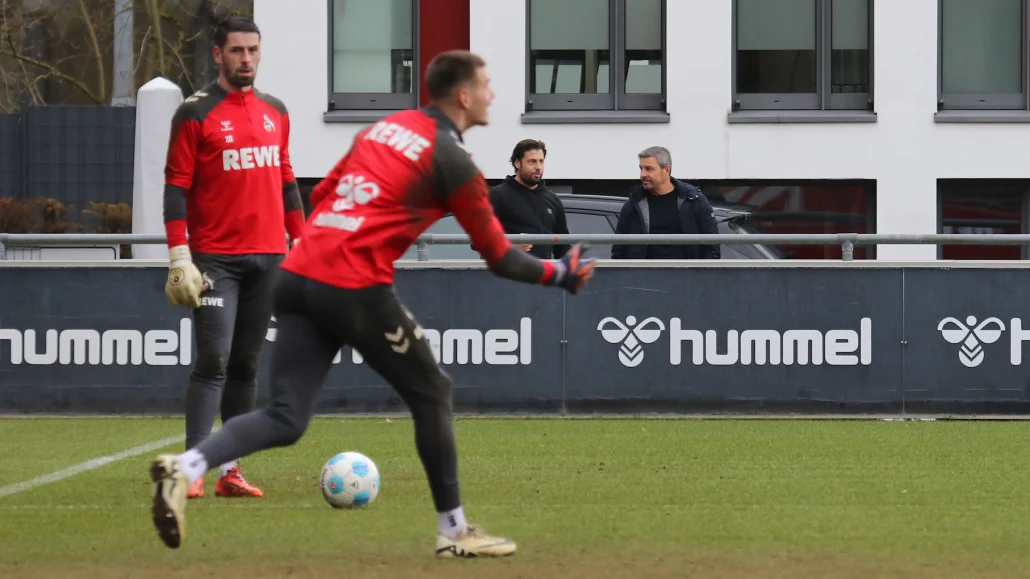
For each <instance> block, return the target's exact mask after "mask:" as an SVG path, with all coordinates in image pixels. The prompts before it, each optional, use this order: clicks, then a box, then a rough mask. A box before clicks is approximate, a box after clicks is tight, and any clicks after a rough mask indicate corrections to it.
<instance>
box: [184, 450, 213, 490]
mask: <svg viewBox="0 0 1030 579" xmlns="http://www.w3.org/2000/svg"><path fill="white" fill-rule="evenodd" d="M179 463H180V464H181V465H182V473H183V474H185V475H186V480H188V481H189V483H190V484H193V483H194V482H196V480H197V479H198V478H200V477H202V476H204V473H205V472H207V459H205V458H204V455H203V454H200V452H199V451H197V449H195V448H191V449H190V450H187V451H186V452H184V453H182V454H180V455H179Z"/></svg>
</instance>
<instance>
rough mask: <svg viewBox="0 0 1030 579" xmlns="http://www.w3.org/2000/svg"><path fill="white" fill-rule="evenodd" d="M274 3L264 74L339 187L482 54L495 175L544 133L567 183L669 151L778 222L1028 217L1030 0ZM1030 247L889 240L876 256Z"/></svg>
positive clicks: (694, 175) (996, 254) (473, 137)
mask: <svg viewBox="0 0 1030 579" xmlns="http://www.w3.org/2000/svg"><path fill="white" fill-rule="evenodd" d="M254 10H255V19H256V20H257V22H258V24H259V26H260V27H261V29H262V34H263V59H262V63H261V69H260V71H259V76H258V79H259V80H258V86H259V87H260V88H261V89H262V90H265V91H268V92H270V93H272V94H274V95H276V96H278V97H279V98H281V99H283V101H284V102H285V103H286V105H287V107H288V108H289V111H290V118H291V158H292V160H293V164H294V170H295V171H296V173H297V175H298V177H301V178H306V179H311V180H316V179H318V178H321V177H322V176H323V175H324V174H325V173H326V172H327V171H328V170H329V168H330V167H331V166H332V165H333V163H335V162H336V161H337V160H338V159H339V158H340V157H341V156H342V155H343V154H344V153H345V152H346V150H347V147H348V145H349V143H350V140H351V138H352V137H353V136H354V134H355V133H356V132H357V131H359V130H361V129H362V128H363V127H365V126H367V125H368V124H369V123H370V122H372V121H374V120H375V119H377V118H380V117H381V116H383V115H385V114H388V113H389V112H390V111H392V110H397V109H402V108H409V107H413V106H418V105H419V104H424V94H423V95H422V96H421V98H420V96H419V93H420V90H421V87H420V86H419V84H420V83H419V77H420V76H421V71H422V70H423V69H424V66H425V63H426V62H428V59H429V58H431V56H432V54H433V53H435V52H439V50H441V49H446V48H468V49H470V50H472V51H474V52H476V53H478V54H480V55H482V56H483V57H484V58H485V59H486V61H487V63H488V66H489V71H490V74H491V77H492V86H493V89H494V91H495V92H496V99H495V100H494V103H493V106H492V107H491V113H490V115H491V119H490V125H489V126H487V127H477V128H475V129H472V130H471V131H469V133H468V134H467V135H466V140H467V143H468V144H469V146H470V148H471V150H472V151H473V156H474V158H475V160H476V162H477V163H478V164H479V166H480V167H481V169H482V170H483V172H484V174H485V175H486V177H487V178H488V179H491V180H497V179H502V178H503V177H504V176H505V175H508V174H511V172H512V168H511V165H510V164H509V162H508V159H509V156H510V154H511V150H512V147H513V146H514V145H515V143H516V142H518V141H519V140H521V139H524V138H534V139H539V140H542V141H544V142H545V143H546V145H547V151H548V154H547V166H546V172H545V179H546V180H547V182H548V183H549V184H551V186H552V188H555V189H559V190H566V191H574V192H577V193H580V192H582V193H620V194H621V193H624V191H625V189H626V188H627V187H628V186H629V185H630V184H632V183H633V182H634V180H635V179H636V178H637V173H638V169H637V153H638V152H639V151H641V150H642V149H644V148H646V147H649V146H652V145H661V146H665V147H667V148H668V149H669V150H670V151H671V153H672V159H673V174H674V176H676V177H677V178H680V179H683V180H686V181H689V182H692V183H698V184H700V185H701V186H702V189H703V190H704V191H705V192H706V193H707V194H709V195H710V196H713V195H714V196H721V197H723V198H725V199H726V200H728V201H732V202H740V203H748V204H752V205H755V206H756V207H757V208H758V212H757V214H756V221H757V222H758V223H759V224H760V225H761V226H760V227H759V229H760V230H763V231H769V232H842V231H858V232H876V233H937V232H999V233H1000V232H1004V233H1020V232H1027V230H1028V227H1027V221H1028V220H1027V218H1026V215H1027V214H1028V210H1027V207H1028V194H1030V148H1028V145H1030V125H1028V124H1027V123H1030V110H1028V108H1030V107H1028V100H1027V67H1028V58H1027V20H1028V7H1027V0H903V1H898V0H892V1H885V0H879V1H874V0H517V1H515V0H509V1H501V0H421V1H420V0H329V1H328V2H326V1H323V0H304V1H300V2H283V1H282V0H255V8H254ZM465 23H467V25H466V24H465ZM455 26H458V27H460V30H457V31H456V30H455V29H454V27H455ZM448 27H450V28H448ZM466 29H467V35H463V34H461V33H462V32H465V31H466ZM466 43H467V45H466ZM818 251H819V252H823V250H822V249H819V250H818ZM837 251H838V253H837V254H836V255H839V250H837ZM1024 251H1025V250H1023V249H1021V248H986V247H980V248H971V247H966V248H943V249H940V250H939V249H938V248H936V247H934V246H881V247H879V248H878V249H877V250H876V251H875V252H870V253H868V254H860V255H859V256H858V257H875V258H876V259H890V260H894V259H919V260H922V259H937V258H947V259H964V258H985V259H1009V258H1016V259H1019V258H1025V257H1027V256H1026V255H1025V254H1024ZM826 252H827V253H825V254H822V253H821V254H820V255H815V257H820V256H825V257H834V255H833V254H832V252H831V249H827V250H826Z"/></svg>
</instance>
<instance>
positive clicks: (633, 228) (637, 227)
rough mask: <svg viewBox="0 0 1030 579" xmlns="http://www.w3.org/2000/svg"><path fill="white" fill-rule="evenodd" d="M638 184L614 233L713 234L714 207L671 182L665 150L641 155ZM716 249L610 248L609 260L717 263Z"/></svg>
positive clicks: (689, 189)
mask: <svg viewBox="0 0 1030 579" xmlns="http://www.w3.org/2000/svg"><path fill="white" fill-rule="evenodd" d="M637 156H638V157H640V182H641V183H640V185H639V186H637V187H634V188H633V190H632V191H631V192H630V195H629V200H627V201H626V203H625V204H624V205H623V206H622V211H620V212H619V223H618V225H616V227H615V233H628V234H643V233H647V234H661V233H665V234H697V233H702V234H716V233H718V232H719V227H718V225H717V224H716V222H715V216H714V215H713V213H712V205H711V203H709V202H708V198H707V197H705V196H704V194H703V193H701V190H700V189H698V188H697V187H694V186H693V185H690V184H687V183H684V182H682V181H679V180H677V179H673V178H672V155H670V154H669V151H668V149H666V148H664V147H649V148H647V149H644V150H643V151H642V152H640V154H638V155H637ZM720 257H721V252H720V250H719V246H718V245H613V246H612V259H719V258H720Z"/></svg>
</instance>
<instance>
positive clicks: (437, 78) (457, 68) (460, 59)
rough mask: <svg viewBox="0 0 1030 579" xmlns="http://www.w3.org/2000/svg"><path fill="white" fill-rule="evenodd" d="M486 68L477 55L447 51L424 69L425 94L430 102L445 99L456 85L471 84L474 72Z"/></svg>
mask: <svg viewBox="0 0 1030 579" xmlns="http://www.w3.org/2000/svg"><path fill="white" fill-rule="evenodd" d="M484 66H486V61H484V60H483V58H482V57H480V56H479V55H478V54H474V53H472V52H469V51H467V50H447V51H444V52H441V53H440V54H437V55H436V56H434V57H433V59H432V60H430V61H429V65H428V66H427V67H426V92H427V93H429V98H430V99H431V100H438V99H443V98H447V97H448V96H450V95H451V93H453V92H454V89H456V88H457V87H458V85H461V84H464V83H467V82H471V81H472V80H474V79H475V78H476V71H477V70H479V69H480V68H482V67H484Z"/></svg>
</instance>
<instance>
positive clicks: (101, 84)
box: [79, 0, 107, 104]
mask: <svg viewBox="0 0 1030 579" xmlns="http://www.w3.org/2000/svg"><path fill="white" fill-rule="evenodd" d="M79 10H80V11H81V12H82V22H83V24H85V26H86V32H87V33H89V41H90V42H91V43H92V44H93V56H94V57H95V58H96V59H97V62H96V65H97V87H98V88H99V89H100V94H99V95H97V96H99V97H100V98H99V99H98V100H97V103H98V104H103V103H105V102H107V78H106V77H105V76H104V55H103V53H102V52H101V50H100V43H99V42H97V31H96V28H94V26H93V21H92V19H91V18H90V17H89V11H87V10H86V2H85V0H79Z"/></svg>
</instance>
